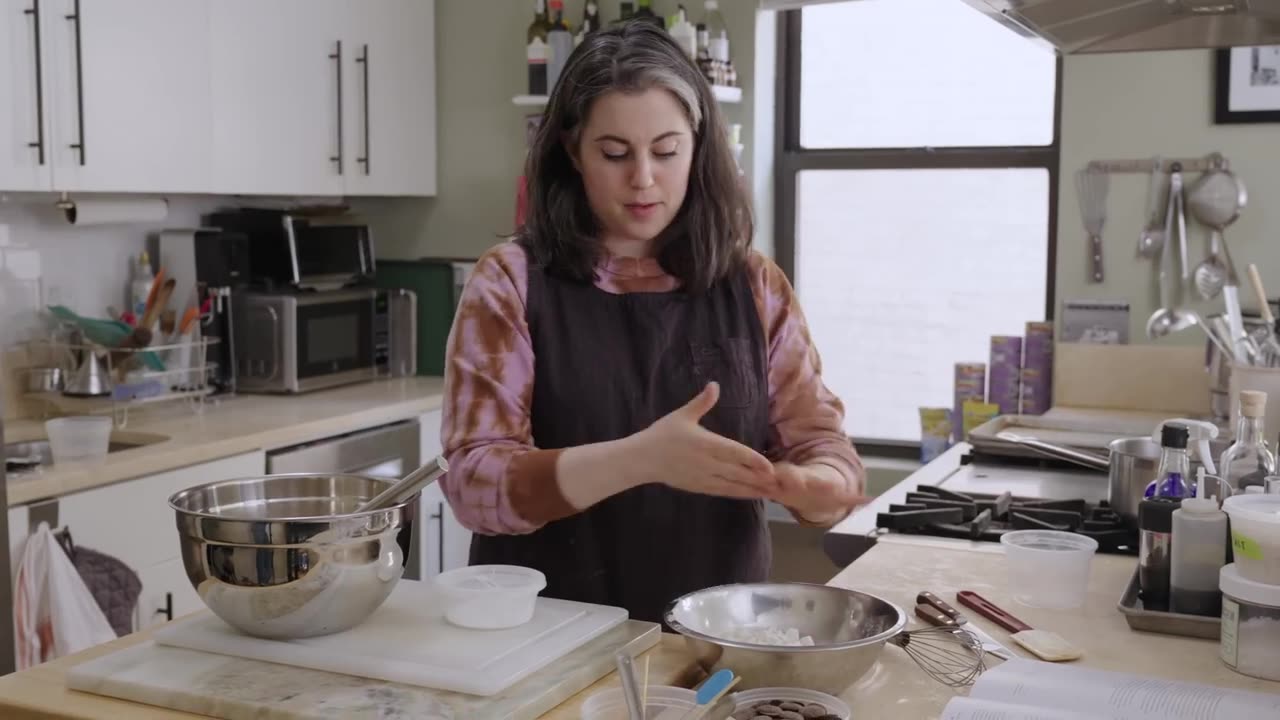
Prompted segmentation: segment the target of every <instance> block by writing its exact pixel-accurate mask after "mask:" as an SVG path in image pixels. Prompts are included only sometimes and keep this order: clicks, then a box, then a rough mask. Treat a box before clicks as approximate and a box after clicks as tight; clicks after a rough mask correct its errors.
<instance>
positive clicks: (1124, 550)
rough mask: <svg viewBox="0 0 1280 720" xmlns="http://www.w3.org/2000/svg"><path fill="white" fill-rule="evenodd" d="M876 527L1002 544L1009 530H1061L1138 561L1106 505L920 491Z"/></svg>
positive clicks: (880, 517) (1129, 537)
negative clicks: (1096, 542) (1084, 537)
mask: <svg viewBox="0 0 1280 720" xmlns="http://www.w3.org/2000/svg"><path fill="white" fill-rule="evenodd" d="M876 526H877V527H878V528H880V529H882V530H889V531H891V532H901V533H910V534H916V535H932V536H936V537H950V538H959V539H962V540H978V541H986V542H999V540H1000V536H1001V535H1003V534H1005V533H1006V532H1009V531H1011V530H1060V531H1063V532H1072V533H1078V534H1080V535H1086V536H1088V537H1091V538H1093V539H1094V540H1097V541H1098V551H1099V552H1104V553H1118V554H1127V555H1136V554H1137V552H1138V543H1137V533H1135V532H1134V531H1133V530H1131V529H1130V528H1129V527H1127V526H1126V525H1125V523H1124V521H1123V520H1122V519H1121V518H1120V516H1119V515H1117V514H1116V513H1115V512H1114V511H1112V510H1111V509H1110V508H1109V507H1108V506H1107V504H1106V503H1105V502H1103V503H1099V504H1098V505H1090V504H1089V503H1088V502H1086V501H1084V500H1080V499H1075V500H1044V499H1040V498H1026V497H1018V496H1015V495H1012V494H1011V493H1008V492H1006V493H1002V494H1000V495H990V494H985V493H958V492H953V491H951V490H946V489H943V488H941V487H937V486H934V485H919V486H917V487H916V489H915V492H910V493H907V497H906V502H904V503H899V504H893V505H890V506H889V510H888V511H887V512H882V513H879V514H877V515H876Z"/></svg>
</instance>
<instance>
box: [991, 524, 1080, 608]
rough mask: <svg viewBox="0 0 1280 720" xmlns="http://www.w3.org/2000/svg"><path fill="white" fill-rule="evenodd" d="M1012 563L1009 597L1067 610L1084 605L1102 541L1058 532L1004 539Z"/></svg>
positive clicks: (1027, 533)
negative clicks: (1093, 562)
mask: <svg viewBox="0 0 1280 720" xmlns="http://www.w3.org/2000/svg"><path fill="white" fill-rule="evenodd" d="M1000 544H1001V545H1003V546H1004V551H1005V556H1006V557H1007V558H1008V561H1009V593H1010V594H1011V595H1013V598H1014V599H1015V600H1017V601H1018V602H1020V603H1022V604H1023V605H1027V606H1029V607H1037V608H1049V609H1055V610H1064V609H1069V608H1077V607H1080V606H1081V605H1083V604H1084V599H1085V596H1086V595H1087V594H1088V591H1089V565H1090V564H1091V563H1092V561H1093V556H1094V553H1096V552H1097V551H1098V541H1097V540H1094V539H1093V538H1091V537H1087V536H1084V535H1077V534H1075V533H1069V532H1058V531H1056V530H1016V531H1014V532H1007V533H1005V534H1004V535H1002V536H1000Z"/></svg>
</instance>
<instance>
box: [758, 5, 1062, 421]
mask: <svg viewBox="0 0 1280 720" xmlns="http://www.w3.org/2000/svg"><path fill="white" fill-rule="evenodd" d="M779 31H780V35H779V70H780V75H781V78H780V91H781V92H780V97H782V98H784V101H783V102H782V103H780V111H779V118H778V125H777V127H778V133H779V162H778V167H779V175H778V181H777V192H778V198H777V216H776V219H777V222H778V227H777V230H776V233H775V244H776V252H775V254H776V256H777V259H778V262H779V264H780V265H782V267H783V268H784V269H785V270H787V272H788V273H789V274H790V275H791V277H792V280H793V282H794V283H795V286H796V292H797V294H798V295H799V296H800V300H801V302H802V303H803V305H804V308H805V313H806V315H807V317H808V321H809V324H810V326H811V331H812V336H813V340H814V342H815V343H816V344H817V346H818V349H819V351H820V352H821V354H822V357H823V373H824V376H825V378H826V381H827V384H828V385H829V386H830V387H831V389H832V391H833V392H835V393H836V394H837V395H839V396H840V398H841V399H843V400H844V402H845V405H846V420H845V430H846V431H847V432H848V433H849V435H851V436H852V437H853V438H854V439H855V441H857V442H858V443H859V444H861V445H881V446H893V445H914V444H916V443H918V442H919V440H920V421H919V413H918V409H919V408H920V407H925V406H928V407H950V406H951V405H952V404H953V396H954V394H953V381H954V368H955V363H957V362H983V363H985V362H987V361H988V355H989V352H990V336H992V335H1004V334H1008V335H1022V334H1023V333H1024V331H1025V325H1026V323H1027V322H1028V321H1033V320H1044V319H1046V317H1048V316H1049V315H1050V314H1051V312H1052V302H1051V298H1052V291H1053V287H1052V262H1053V255H1054V252H1053V247H1054V244H1053V234H1054V224H1055V215H1056V200H1055V198H1056V195H1057V166H1058V147H1057V125H1058V123H1057V117H1058V107H1057V105H1058V84H1059V63H1058V59H1057V58H1056V57H1055V56H1054V54H1053V53H1052V52H1050V51H1047V50H1045V49H1044V48H1042V47H1041V46H1039V45H1036V44H1033V43H1031V42H1028V41H1026V40H1025V39H1024V38H1022V37H1020V36H1018V35H1016V34H1014V33H1013V32H1011V31H1009V30H1007V29H1006V28H1004V27H1002V26H1001V25H1000V24H998V23H995V22H992V21H991V20H990V19H989V18H987V17H985V16H983V15H982V14H980V13H979V12H977V11H975V10H973V9H972V8H970V7H969V6H967V5H966V4H965V3H963V2H958V1H957V0H854V1H850V2H826V3H822V4H818V5H813V6H808V7H804V8H802V9H800V10H790V11H786V12H784V13H782V14H781V15H780V18H779Z"/></svg>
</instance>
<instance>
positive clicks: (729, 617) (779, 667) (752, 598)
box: [666, 583, 907, 695]
mask: <svg viewBox="0 0 1280 720" xmlns="http://www.w3.org/2000/svg"><path fill="white" fill-rule="evenodd" d="M666 622H667V624H668V625H669V626H671V629H673V630H675V631H676V632H678V633H680V634H681V635H683V636H684V637H685V642H686V644H687V645H688V647H689V650H690V651H691V652H692V654H693V655H694V657H695V658H696V659H697V661H698V664H699V665H700V666H701V667H702V668H703V669H704V670H706V671H707V672H708V673H713V672H715V671H717V670H720V669H722V668H729V669H731V670H732V671H733V672H734V673H735V674H736V675H739V676H740V677H741V678H742V680H741V682H740V683H739V685H738V687H739V688H742V689H747V688H759V687H803V688H809V689H811V690H818V691H820V692H825V693H830V694H832V695H839V694H840V693H841V692H842V691H844V690H845V689H846V688H848V687H849V686H850V685H852V684H853V683H855V682H857V681H858V679H859V678H861V677H862V676H863V675H865V674H866V672H867V671H868V670H870V669H871V666H872V665H874V664H875V661H876V658H878V657H879V656H880V652H881V650H883V649H884V644H885V643H886V642H887V641H888V640H889V638H891V637H893V636H895V635H897V634H898V633H900V632H901V631H902V630H903V628H905V627H906V624H907V616H906V613H904V612H903V611H902V610H901V609H900V608H899V607H898V606H897V605H894V604H893V603H891V602H888V601H886V600H882V599H881V598H878V597H876V596H874V595H868V594H867V593H862V592H857V591H854V590H844V589H842V588H836V587H830V586H827V585H811V584H806V583H753V584H737V585H722V586H719V587H712V588H707V589H705V590H698V591H696V592H692V593H689V594H688V595H685V596H684V597H681V598H678V599H676V600H675V601H674V602H672V603H671V605H670V606H669V607H668V609H667V613H666ZM744 628H776V629H779V630H787V629H789V628H795V629H796V630H797V631H799V633H800V635H801V636H805V635H807V636H809V637H812V638H813V642H814V644H813V645H812V646H798V647H792V646H779V645H761V644H756V643H751V642H741V641H738V640H733V639H729V638H732V637H734V636H735V635H738V636H739V637H740V636H741V633H742V632H743V629H744Z"/></svg>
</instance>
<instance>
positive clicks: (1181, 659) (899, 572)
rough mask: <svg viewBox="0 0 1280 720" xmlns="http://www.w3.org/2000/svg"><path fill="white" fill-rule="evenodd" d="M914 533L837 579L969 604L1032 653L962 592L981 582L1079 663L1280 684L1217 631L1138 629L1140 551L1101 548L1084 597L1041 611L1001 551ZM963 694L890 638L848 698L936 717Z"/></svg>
mask: <svg viewBox="0 0 1280 720" xmlns="http://www.w3.org/2000/svg"><path fill="white" fill-rule="evenodd" d="M914 539H915V538H907V537H904V536H890V537H884V538H881V540H880V542H878V543H877V544H876V545H875V547H873V548H871V549H870V550H868V551H867V552H866V553H864V554H863V556H862V557H861V558H860V559H859V560H858V561H857V562H855V563H854V564H853V565H850V566H849V567H848V568H846V569H845V570H844V571H843V572H841V573H840V574H839V575H837V576H836V577H835V578H833V579H832V580H831V581H830V583H829V584H831V585H835V586H838V587H843V588H848V589H853V590H860V591H862V592H868V593H871V594H874V595H878V596H880V597H882V598H884V599H886V600H889V601H891V602H894V603H896V604H897V605H898V606H899V607H901V608H903V609H904V610H907V611H908V612H911V608H914V607H915V597H916V594H917V593H919V592H920V591H921V590H930V591H932V592H934V593H935V594H937V595H938V596H939V597H941V598H942V599H943V600H945V601H947V602H949V603H951V604H952V605H954V606H955V607H956V608H957V609H959V610H960V611H961V612H963V613H965V615H966V616H967V617H968V618H969V619H970V622H971V623H974V624H976V625H979V626H980V627H981V628H982V629H983V630H986V631H987V632H988V633H989V634H990V635H991V636H992V637H994V638H995V639H996V640H998V641H999V642H1000V643H1001V644H1003V645H1004V646H1005V647H1007V648H1010V649H1011V650H1012V651H1013V652H1014V654H1016V655H1020V656H1022V657H1024V658H1031V655H1030V654H1029V653H1027V652H1025V651H1023V650H1022V649H1021V648H1018V647H1017V646H1016V645H1015V644H1014V643H1013V641H1012V640H1011V639H1010V638H1009V633H1007V632H1005V631H1004V630H1002V629H1000V628H999V627H997V626H996V625H995V624H994V623H992V622H990V621H988V620H985V619H983V618H981V617H978V616H977V615H976V614H975V613H973V612H972V611H969V610H968V609H967V608H965V607H963V606H961V605H960V604H959V603H958V602H957V601H956V592H957V591H959V590H973V591H975V592H977V593H978V594H980V595H982V596H984V597H986V598H987V599H988V600H990V601H991V602H993V603H995V604H996V605H999V606H1000V607H1002V608H1004V609H1005V610H1007V611H1008V612H1010V613H1011V614H1013V615H1014V616H1016V617H1017V618H1019V619H1020V620H1022V621H1024V622H1026V623H1027V624H1028V625H1030V626H1032V627H1034V628H1037V629H1041V630H1050V631H1053V632H1056V633H1058V634H1059V635H1061V636H1062V637H1063V638H1064V639H1066V640H1067V641H1068V642H1070V643H1072V644H1073V645H1075V646H1076V647H1078V648H1080V649H1081V650H1083V651H1084V657H1083V658H1081V659H1080V660H1078V661H1076V663H1075V664H1077V665H1082V666H1085V667H1089V668H1094V669H1098V670H1116V671H1123V672H1132V673H1139V674H1143V675H1148V676H1152V677H1157V678H1163V679H1168V680H1182V681H1189V682H1199V683H1207V684H1210V685H1216V686H1219V687H1225V688H1235V689H1241V690H1254V691H1261V692H1270V693H1280V683H1277V682H1268V681H1266V680H1257V679H1254V678H1251V677H1248V676H1245V675H1240V674H1238V673H1235V672H1233V671H1232V670H1231V669H1230V668H1228V667H1227V666H1226V665H1224V664H1223V662H1222V661H1221V659H1219V657H1218V642H1217V641H1216V640H1199V639H1195V638H1186V637H1178V636H1173V635H1162V634H1154V633H1142V632H1135V631H1133V630H1130V629H1129V626H1128V624H1127V623H1126V622H1125V619H1124V616H1123V615H1121V614H1120V612H1119V611H1118V610H1117V609H1116V604H1117V603H1118V602H1119V601H1120V596H1121V594H1122V593H1123V591H1124V588H1125V587H1126V585H1127V584H1128V582H1129V579H1130V578H1131V577H1132V575H1133V570H1134V567H1135V565H1136V562H1137V559H1136V558H1134V557H1130V556H1121V555H1097V556H1095V557H1094V559H1093V563H1092V566H1091V573H1090V578H1089V592H1088V595H1087V598H1086V600H1085V604H1084V606H1083V607H1080V608H1077V609H1074V610H1041V609H1036V608H1030V607H1026V606H1023V605H1020V604H1018V603H1017V602H1015V601H1014V600H1013V599H1012V596H1011V595H1010V593H1009V589H1008V583H1007V580H1006V571H1005V561H1004V555H1003V554H1002V553H1000V552H999V551H998V550H996V551H994V552H989V551H983V550H982V549H981V548H971V547H964V546H954V547H944V546H942V545H940V544H936V543H916V542H911V541H912V540H914ZM975 545H977V544H976V543H975ZM986 545H988V546H989V545H991V543H987V544H986ZM913 620H914V616H913ZM918 626H919V622H918V621H915V622H913V624H912V627H918ZM1170 659H1173V660H1170ZM988 660H989V662H990V664H991V665H992V666H995V665H997V664H999V663H1000V662H1002V661H1001V660H1000V659H999V658H988ZM960 693H963V691H956V690H953V689H951V688H948V687H946V686H944V685H941V684H939V683H936V682H934V681H933V680H931V679H930V678H929V677H927V676H926V675H925V674H924V672H923V671H922V670H920V668H918V667H917V666H916V665H915V664H914V662H912V660H911V659H910V658H908V657H907V655H906V653H905V652H903V651H902V650H900V649H898V648H897V647H886V648H885V649H884V653H883V654H882V656H881V660H880V662H879V663H878V664H877V665H876V666H875V667H874V668H873V669H872V670H871V672H869V673H868V674H867V676H866V677H864V678H863V679H862V680H861V681H859V682H858V683H856V684H855V685H854V686H852V687H850V688H849V689H848V690H846V691H845V692H844V693H842V695H841V697H842V698H843V699H844V700H845V701H846V702H848V703H849V705H850V707H851V708H852V709H853V714H854V717H855V718H881V717H885V718H887V717H893V718H901V719H902V720H916V719H919V720H933V719H934V718H937V717H939V715H940V713H941V711H942V708H943V706H944V705H946V703H947V701H948V700H950V699H951V698H952V697H954V696H955V695H956V694H960Z"/></svg>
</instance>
